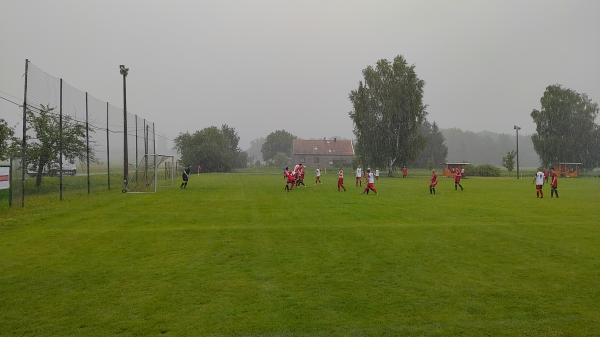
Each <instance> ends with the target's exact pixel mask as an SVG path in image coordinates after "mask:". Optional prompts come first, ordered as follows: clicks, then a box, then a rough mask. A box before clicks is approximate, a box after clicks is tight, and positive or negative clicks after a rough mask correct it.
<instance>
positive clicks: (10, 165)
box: [8, 157, 13, 207]
mask: <svg viewBox="0 0 600 337" xmlns="http://www.w3.org/2000/svg"><path fill="white" fill-rule="evenodd" d="M12 175H13V161H12V157H9V158H8V207H12V190H13V177H12Z"/></svg>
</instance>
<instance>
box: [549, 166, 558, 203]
mask: <svg viewBox="0 0 600 337" xmlns="http://www.w3.org/2000/svg"><path fill="white" fill-rule="evenodd" d="M550 176H551V177H552V180H551V181H550V198H554V195H555V194H556V197H557V198H558V174H556V171H554V167H553V168H551V169H550Z"/></svg>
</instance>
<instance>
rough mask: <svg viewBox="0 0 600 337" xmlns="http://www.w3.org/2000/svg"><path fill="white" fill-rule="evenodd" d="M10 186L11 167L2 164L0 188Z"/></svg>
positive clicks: (0, 168) (3, 188)
mask: <svg viewBox="0 0 600 337" xmlns="http://www.w3.org/2000/svg"><path fill="white" fill-rule="evenodd" d="M9 188H10V167H6V166H0V190H7V189H9Z"/></svg>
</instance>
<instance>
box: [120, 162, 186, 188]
mask: <svg viewBox="0 0 600 337" xmlns="http://www.w3.org/2000/svg"><path fill="white" fill-rule="evenodd" d="M174 183H175V156H170V155H163V154H146V155H144V156H143V157H142V158H141V160H139V162H138V163H137V164H136V165H135V167H130V168H129V183H128V189H127V193H155V192H157V191H158V188H162V187H171V186H173V185H174Z"/></svg>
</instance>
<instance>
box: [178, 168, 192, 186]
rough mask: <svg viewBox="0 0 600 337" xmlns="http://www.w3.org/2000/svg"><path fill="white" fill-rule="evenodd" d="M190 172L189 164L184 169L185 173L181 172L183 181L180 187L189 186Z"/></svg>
mask: <svg viewBox="0 0 600 337" xmlns="http://www.w3.org/2000/svg"><path fill="white" fill-rule="evenodd" d="M190 172H191V169H190V167H189V166H188V167H186V168H185V169H184V170H183V173H182V174H181V179H182V180H183V181H182V182H181V186H179V188H180V189H182V188H183V189H185V188H186V187H187V184H188V180H190Z"/></svg>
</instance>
